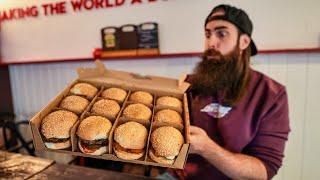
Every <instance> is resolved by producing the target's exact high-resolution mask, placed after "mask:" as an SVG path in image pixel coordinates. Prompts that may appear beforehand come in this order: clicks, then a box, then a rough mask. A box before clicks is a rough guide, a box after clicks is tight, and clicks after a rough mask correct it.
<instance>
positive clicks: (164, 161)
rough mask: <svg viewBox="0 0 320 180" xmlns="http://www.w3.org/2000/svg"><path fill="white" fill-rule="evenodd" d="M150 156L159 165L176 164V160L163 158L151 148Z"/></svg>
mask: <svg viewBox="0 0 320 180" xmlns="http://www.w3.org/2000/svg"><path fill="white" fill-rule="evenodd" d="M148 154H149V157H150V158H151V159H152V160H154V161H155V162H157V163H162V164H173V163H174V159H167V158H165V157H163V156H157V155H155V153H154V150H153V149H152V148H149V153H148Z"/></svg>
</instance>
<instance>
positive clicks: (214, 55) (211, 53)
mask: <svg viewBox="0 0 320 180" xmlns="http://www.w3.org/2000/svg"><path fill="white" fill-rule="evenodd" d="M202 59H203V60H210V61H212V62H216V64H219V63H222V62H224V60H225V57H224V56H223V55H222V54H221V53H220V52H219V51H217V50H215V49H207V50H205V51H204V52H203V54H202Z"/></svg>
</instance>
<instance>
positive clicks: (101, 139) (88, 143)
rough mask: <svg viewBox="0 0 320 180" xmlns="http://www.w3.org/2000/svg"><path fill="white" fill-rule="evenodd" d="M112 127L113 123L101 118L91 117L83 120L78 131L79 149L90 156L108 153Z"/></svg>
mask: <svg viewBox="0 0 320 180" xmlns="http://www.w3.org/2000/svg"><path fill="white" fill-rule="evenodd" d="M111 127H112V124H111V122H110V121H109V120H108V119H107V118H104V117H101V116H89V117H87V118H85V119H84V120H82V121H81V123H80V125H79V127H78V130H77V135H78V137H79V140H78V146H79V149H80V150H81V151H82V152H83V153H85V154H90V155H101V154H104V153H106V152H107V149H108V148H107V147H108V137H109V132H110V130H111Z"/></svg>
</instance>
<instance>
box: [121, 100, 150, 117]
mask: <svg viewBox="0 0 320 180" xmlns="http://www.w3.org/2000/svg"><path fill="white" fill-rule="evenodd" d="M151 115H152V112H151V110H150V108H149V107H147V106H146V105H144V104H140V103H137V104H130V105H129V106H127V107H126V108H125V109H124V111H123V116H124V117H126V118H135V119H142V120H146V121H149V120H150V117H151Z"/></svg>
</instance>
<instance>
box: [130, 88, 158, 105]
mask: <svg viewBox="0 0 320 180" xmlns="http://www.w3.org/2000/svg"><path fill="white" fill-rule="evenodd" d="M129 100H130V101H134V102H139V103H143V104H153V97H152V95H151V94H150V93H148V92H145V91H136V92H134V93H132V94H131V96H130V98H129Z"/></svg>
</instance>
